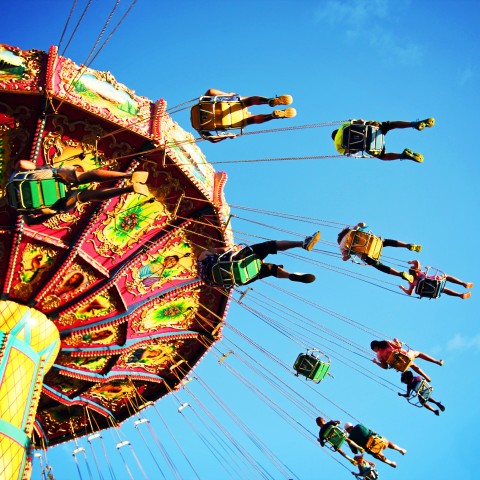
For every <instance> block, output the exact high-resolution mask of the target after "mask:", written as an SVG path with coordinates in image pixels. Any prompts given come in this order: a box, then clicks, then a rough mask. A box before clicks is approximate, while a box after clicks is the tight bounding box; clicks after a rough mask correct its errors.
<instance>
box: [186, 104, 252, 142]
mask: <svg viewBox="0 0 480 480" xmlns="http://www.w3.org/2000/svg"><path fill="white" fill-rule="evenodd" d="M248 117H249V113H248V110H247V107H246V106H245V103H244V102H242V101H241V100H240V97H239V96H232V97H225V96H203V97H200V98H199V99H198V103H197V104H196V105H194V106H193V107H192V108H191V110H190V121H191V123H192V127H193V128H194V129H195V130H197V132H198V133H199V134H200V135H201V137H202V138H204V139H205V140H208V138H209V137H211V136H212V135H219V136H226V137H231V138H233V137H236V136H237V135H241V134H242V133H243V129H244V127H245V126H246V125H247V119H248ZM227 130H228V131H231V133H226V131H227Z"/></svg>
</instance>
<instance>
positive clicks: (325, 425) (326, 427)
mask: <svg viewBox="0 0 480 480" xmlns="http://www.w3.org/2000/svg"><path fill="white" fill-rule="evenodd" d="M315 422H316V424H317V425H318V426H319V427H320V431H319V432H318V438H317V440H318V442H319V443H320V445H321V446H322V447H324V446H325V443H326V436H327V434H328V433H330V431H331V428H332V427H336V426H337V425H340V420H330V421H328V422H327V421H326V420H325V419H324V418H323V417H317V418H316V419H315ZM345 440H347V439H345ZM347 441H348V440H347ZM332 447H333V449H334V450H335V451H336V452H338V453H339V454H340V455H341V456H342V457H344V458H346V459H347V460H348V461H349V462H351V463H353V464H355V463H354V459H353V458H351V457H349V456H348V455H347V454H346V453H345V452H344V451H343V450H342V449H341V448H338V447H337V446H335V445H332Z"/></svg>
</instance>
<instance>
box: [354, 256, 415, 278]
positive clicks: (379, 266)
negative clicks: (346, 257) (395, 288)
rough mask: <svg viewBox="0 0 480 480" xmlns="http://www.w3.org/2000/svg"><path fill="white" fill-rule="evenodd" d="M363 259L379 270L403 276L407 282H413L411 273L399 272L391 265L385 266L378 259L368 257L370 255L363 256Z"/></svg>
mask: <svg viewBox="0 0 480 480" xmlns="http://www.w3.org/2000/svg"><path fill="white" fill-rule="evenodd" d="M363 260H364V261H365V263H366V264H367V265H371V266H372V267H374V268H376V269H377V270H380V271H381V272H383V273H387V274H388V275H395V276H396V277H400V278H403V279H404V280H407V282H410V283H411V282H413V280H414V278H413V275H410V274H409V273H408V272H399V271H398V270H395V269H394V268H392V267H387V266H386V265H384V264H383V263H381V262H380V261H379V260H374V259H373V258H370V257H364V258H363Z"/></svg>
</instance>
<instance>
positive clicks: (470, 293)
mask: <svg viewBox="0 0 480 480" xmlns="http://www.w3.org/2000/svg"><path fill="white" fill-rule="evenodd" d="M471 296H472V292H466V293H462V298H463V299H464V300H466V299H467V298H470V297H471Z"/></svg>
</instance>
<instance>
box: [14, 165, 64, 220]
mask: <svg viewBox="0 0 480 480" xmlns="http://www.w3.org/2000/svg"><path fill="white" fill-rule="evenodd" d="M6 193H7V202H8V204H9V205H10V206H11V207H12V208H14V209H16V210H17V211H18V212H19V213H32V212H35V211H38V210H41V209H42V208H48V207H51V206H52V205H53V204H54V203H55V202H56V201H57V200H60V199H61V198H64V197H65V196H66V194H67V186H66V184H65V183H64V182H63V181H62V180H61V179H60V178H57V177H53V178H45V179H37V178H33V177H32V174H31V172H17V173H16V174H15V175H14V176H13V178H12V179H11V180H10V181H9V182H8V183H7V185H6Z"/></svg>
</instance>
